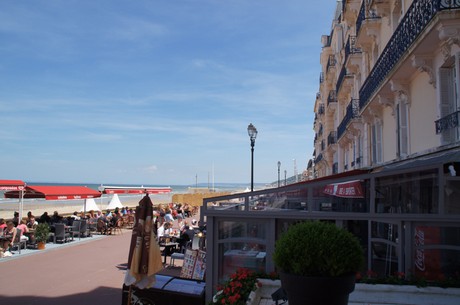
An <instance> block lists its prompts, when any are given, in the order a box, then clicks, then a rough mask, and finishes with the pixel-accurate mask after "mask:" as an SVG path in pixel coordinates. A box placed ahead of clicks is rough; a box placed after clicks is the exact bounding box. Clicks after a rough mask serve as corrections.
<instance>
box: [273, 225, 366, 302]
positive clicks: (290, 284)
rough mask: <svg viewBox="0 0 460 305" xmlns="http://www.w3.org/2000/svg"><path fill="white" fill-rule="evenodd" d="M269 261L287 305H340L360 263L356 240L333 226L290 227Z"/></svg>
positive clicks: (361, 261) (361, 263)
mask: <svg viewBox="0 0 460 305" xmlns="http://www.w3.org/2000/svg"><path fill="white" fill-rule="evenodd" d="M273 260H274V263H275V265H276V267H277V268H278V271H279V273H280V278H281V285H282V287H283V289H284V290H285V291H286V293H287V295H288V300H289V304H290V305H297V304H302V305H305V304H314V305H323V304H327V305H342V304H347V303H348V295H349V293H351V292H352V291H353V290H354V287H355V274H356V272H358V271H360V269H361V267H362V266H363V262H364V254H363V250H362V248H361V246H360V244H359V241H358V239H357V238H356V237H355V236H353V235H352V234H351V233H350V232H348V231H346V230H344V229H341V228H338V227H337V226H335V224H331V223H326V222H320V221H307V222H301V223H297V224H294V225H291V226H290V227H289V229H288V230H287V231H286V232H284V233H283V234H282V235H281V236H280V237H279V238H278V240H277V241H276V243H275V251H274V253H273Z"/></svg>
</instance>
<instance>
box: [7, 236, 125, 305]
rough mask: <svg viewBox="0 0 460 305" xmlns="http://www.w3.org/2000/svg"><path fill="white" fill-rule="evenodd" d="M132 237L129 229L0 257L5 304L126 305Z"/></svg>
mask: <svg viewBox="0 0 460 305" xmlns="http://www.w3.org/2000/svg"><path fill="white" fill-rule="evenodd" d="M130 241H131V231H129V230H124V231H123V234H118V235H112V236H100V237H92V238H89V237H88V238H82V239H81V241H78V242H73V243H70V244H69V245H65V246H61V247H51V246H50V247H48V249H45V250H41V251H39V250H31V251H34V253H32V254H27V253H24V254H21V255H17V256H16V257H15V256H13V257H12V258H8V259H6V260H4V261H2V259H0V277H1V280H0V304H5V305H16V304H18V305H19V304H20V305H41V304H43V305H45V304H46V305H54V304H55V305H62V304H66V305H73V304H79V305H81V304H89V305H91V304H99V305H104V304H107V305H109V304H110V305H113V304H121V297H122V293H121V287H122V284H123V279H124V272H125V268H126V263H127V260H128V251H129V243H130ZM47 246H49V245H47Z"/></svg>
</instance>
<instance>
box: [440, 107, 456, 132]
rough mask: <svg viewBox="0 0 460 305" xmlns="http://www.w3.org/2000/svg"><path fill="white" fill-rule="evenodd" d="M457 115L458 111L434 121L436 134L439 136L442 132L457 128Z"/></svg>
mask: <svg viewBox="0 0 460 305" xmlns="http://www.w3.org/2000/svg"><path fill="white" fill-rule="evenodd" d="M459 115H460V111H456V112H454V113H451V114H449V115H446V116H445V117H443V118H441V119H439V120H437V121H435V122H434V124H435V125H436V134H440V133H442V132H443V131H446V130H449V129H451V128H456V127H458V126H459V125H458V122H459Z"/></svg>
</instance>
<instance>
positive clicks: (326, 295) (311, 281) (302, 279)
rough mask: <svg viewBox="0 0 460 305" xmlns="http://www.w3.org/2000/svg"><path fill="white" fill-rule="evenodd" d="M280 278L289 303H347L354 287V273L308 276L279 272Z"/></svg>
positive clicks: (341, 304) (322, 304)
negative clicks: (333, 275)
mask: <svg viewBox="0 0 460 305" xmlns="http://www.w3.org/2000/svg"><path fill="white" fill-rule="evenodd" d="M280 278H281V286H282V287H283V289H284V290H285V291H286V293H287V296H288V301H289V305H308V304H310V305H347V304H348V296H349V294H350V293H351V292H352V291H353V290H354V289H355V274H348V275H344V276H338V277H308V276H299V275H293V274H288V273H283V272H280Z"/></svg>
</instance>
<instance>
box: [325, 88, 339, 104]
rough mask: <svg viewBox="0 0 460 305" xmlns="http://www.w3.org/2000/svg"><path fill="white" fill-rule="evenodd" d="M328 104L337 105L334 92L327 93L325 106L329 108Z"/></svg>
mask: <svg viewBox="0 0 460 305" xmlns="http://www.w3.org/2000/svg"><path fill="white" fill-rule="evenodd" d="M330 103H337V95H336V94H335V90H331V91H329V95H328V97H327V105H328V106H329V104H330Z"/></svg>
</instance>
